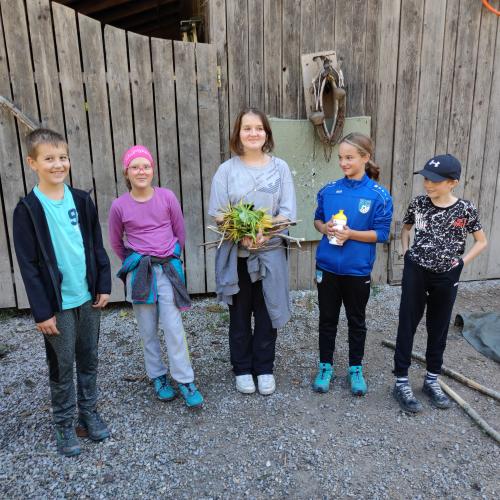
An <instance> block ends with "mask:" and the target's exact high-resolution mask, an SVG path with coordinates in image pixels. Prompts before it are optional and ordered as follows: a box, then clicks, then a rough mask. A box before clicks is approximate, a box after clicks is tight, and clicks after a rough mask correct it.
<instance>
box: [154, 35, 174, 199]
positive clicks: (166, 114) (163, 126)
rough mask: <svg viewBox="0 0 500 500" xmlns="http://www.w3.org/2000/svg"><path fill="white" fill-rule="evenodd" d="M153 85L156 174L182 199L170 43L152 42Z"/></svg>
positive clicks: (157, 40)
mask: <svg viewBox="0 0 500 500" xmlns="http://www.w3.org/2000/svg"><path fill="white" fill-rule="evenodd" d="M151 53H152V58H153V84H154V94H155V110H156V136H157V138H158V174H159V176H160V184H161V186H163V187H166V188H168V189H171V190H172V191H173V192H174V193H175V196H177V199H178V200H180V199H181V181H180V175H179V150H178V147H177V123H176V120H177V117H176V110H175V76H174V61H173V54H172V42H171V41H170V40H160V39H159V38H152V39H151Z"/></svg>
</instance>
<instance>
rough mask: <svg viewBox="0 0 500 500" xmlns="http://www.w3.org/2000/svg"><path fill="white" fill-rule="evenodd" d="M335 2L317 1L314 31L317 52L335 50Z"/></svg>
mask: <svg viewBox="0 0 500 500" xmlns="http://www.w3.org/2000/svg"><path fill="white" fill-rule="evenodd" d="M334 14H335V0H316V29H315V31H314V35H313V36H314V41H315V50H314V51H312V52H321V51H324V50H336V49H335V37H336V33H335V16H334Z"/></svg>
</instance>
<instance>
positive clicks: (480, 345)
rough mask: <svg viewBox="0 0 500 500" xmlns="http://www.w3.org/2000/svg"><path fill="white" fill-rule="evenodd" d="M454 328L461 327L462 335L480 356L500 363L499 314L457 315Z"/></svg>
mask: <svg viewBox="0 0 500 500" xmlns="http://www.w3.org/2000/svg"><path fill="white" fill-rule="evenodd" d="M455 326H462V327H463V329H462V335H463V336H464V337H465V339H466V340H467V342H469V344H471V345H472V347H474V349H476V350H477V351H479V352H480V353H481V354H484V355H485V356H487V357H488V358H490V359H493V360H495V361H496V362H497V363H500V313H493V312H488V313H464V314H457V316H456V318H455Z"/></svg>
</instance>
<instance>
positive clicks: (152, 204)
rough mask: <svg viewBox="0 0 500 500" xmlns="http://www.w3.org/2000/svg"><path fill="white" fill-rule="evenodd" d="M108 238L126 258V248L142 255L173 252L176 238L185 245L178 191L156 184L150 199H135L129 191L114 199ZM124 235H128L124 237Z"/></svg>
mask: <svg viewBox="0 0 500 500" xmlns="http://www.w3.org/2000/svg"><path fill="white" fill-rule="evenodd" d="M108 229H109V241H110V243H111V247H112V248H113V250H114V252H115V253H116V255H118V257H119V258H120V259H121V260H122V261H123V260H124V259H125V256H126V254H127V248H130V249H132V250H134V251H135V252H138V253H140V254H142V255H153V256H155V257H167V256H168V255H172V253H173V251H174V247H175V244H176V243H177V241H178V242H179V244H180V246H181V247H182V248H184V243H185V240H186V233H185V229H184V217H183V216H182V210H181V206H180V204H179V202H178V201H177V198H176V197H175V194H174V193H173V192H172V191H170V189H165V188H160V187H155V188H154V195H153V197H152V198H151V199H149V200H148V201H144V202H140V201H136V200H134V199H133V198H132V196H130V193H125V194H122V195H121V196H120V197H119V198H117V199H116V200H115V201H113V203H112V205H111V209H110V212H109V228H108ZM124 236H125V239H124Z"/></svg>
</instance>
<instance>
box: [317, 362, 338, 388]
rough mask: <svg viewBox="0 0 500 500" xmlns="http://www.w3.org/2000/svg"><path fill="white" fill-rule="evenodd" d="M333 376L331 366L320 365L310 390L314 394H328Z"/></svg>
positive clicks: (327, 364)
mask: <svg viewBox="0 0 500 500" xmlns="http://www.w3.org/2000/svg"><path fill="white" fill-rule="evenodd" d="M333 376H334V374H333V366H332V365H331V364H330V363H320V364H319V368H318V374H317V375H316V378H315V379H314V382H313V385H312V388H313V391H315V392H323V393H324V392H328V389H329V388H330V381H331V379H332V377H333Z"/></svg>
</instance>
